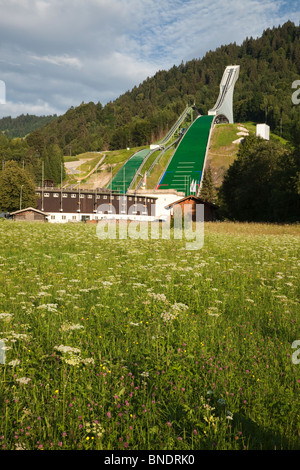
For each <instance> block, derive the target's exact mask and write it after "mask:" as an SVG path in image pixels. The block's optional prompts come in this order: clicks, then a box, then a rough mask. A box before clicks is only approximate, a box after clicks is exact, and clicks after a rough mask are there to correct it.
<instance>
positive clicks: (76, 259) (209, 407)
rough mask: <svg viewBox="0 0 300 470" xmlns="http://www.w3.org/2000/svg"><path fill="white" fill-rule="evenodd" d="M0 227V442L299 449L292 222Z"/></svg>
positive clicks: (46, 446)
mask: <svg viewBox="0 0 300 470" xmlns="http://www.w3.org/2000/svg"><path fill="white" fill-rule="evenodd" d="M0 236H1V241H2V243H1V248H0V285H1V291H0V340H1V343H2V345H3V344H4V345H5V362H4V364H0V413H1V421H0V448H1V449H3V450H5V449H7V450H16V449H27V450H35V449H43V450H50V449H54V450H56V449H62V450H71V449H83V450H89V449H106V450H111V449H115V450H117V449H122V450H126V449H128V450H143V449H149V450H161V449H168V450H174V449H175V450H197V449H223V450H227V449H228V450H229V449H233V450H239V449H250V450H251V449H298V450H299V449H300V428H299V422H300V419H299V418H300V414H299V388H300V373H299V372H300V365H299V364H297V363H296V362H297V361H296V362H295V360H293V358H295V349H293V348H292V344H293V342H294V341H295V340H300V332H299V292H298V290H299V247H300V237H299V236H300V227H299V226H286V227H285V226H271V225H270V226H269V225H260V224H253V225H252V224H229V223H227V224H226V223H225V224H222V223H215V224H213V223H210V224H206V225H205V243H204V247H203V248H202V249H201V250H199V251H187V250H186V249H185V245H184V242H183V241H182V240H172V239H171V240H128V239H127V240H118V239H116V240H99V239H98V238H97V236H96V228H95V226H94V225H92V224H84V223H79V224H66V225H54V224H53V225H52V224H39V223H35V224H34V223H14V222H10V221H3V222H1V223H0Z"/></svg>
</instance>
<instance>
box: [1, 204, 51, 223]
mask: <svg viewBox="0 0 300 470" xmlns="http://www.w3.org/2000/svg"><path fill="white" fill-rule="evenodd" d="M10 215H11V216H12V218H13V220H17V221H29V222H46V221H47V217H48V214H47V213H45V212H42V211H39V210H37V209H35V208H34V207H27V208H25V209H21V210H19V211H15V212H12V213H11V214H10Z"/></svg>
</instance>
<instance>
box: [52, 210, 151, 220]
mask: <svg viewBox="0 0 300 470" xmlns="http://www.w3.org/2000/svg"><path fill="white" fill-rule="evenodd" d="M102 213H103V212H102V211H99V214H102ZM107 213H108V214H112V211H107ZM121 214H126V211H121ZM136 214H137V211H133V212H132V214H131V215H136ZM142 215H148V212H147V211H145V212H142ZM85 217H86V218H87V219H89V218H90V216H85ZM59 218H60V217H58V219H57V220H59ZM55 219H56V216H55V215H51V220H55ZM61 220H67V216H66V215H62V216H61ZM69 220H77V215H72V216H71V218H69ZM95 220H98V216H97V215H96V216H95Z"/></svg>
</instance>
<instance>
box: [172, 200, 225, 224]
mask: <svg viewBox="0 0 300 470" xmlns="http://www.w3.org/2000/svg"><path fill="white" fill-rule="evenodd" d="M197 204H203V205H204V222H212V221H215V220H216V209H217V206H216V205H215V204H212V203H210V202H205V201H203V200H202V199H200V198H199V197H196V196H192V195H191V196H186V197H184V198H182V199H179V200H178V201H175V202H173V203H172V204H169V205H168V206H166V209H170V210H172V211H173V214H174V212H175V211H176V208H180V209H181V211H182V214H184V206H186V205H189V206H190V211H191V213H192V220H193V221H194V222H195V221H196V207H197Z"/></svg>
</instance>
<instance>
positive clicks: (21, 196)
mask: <svg viewBox="0 0 300 470" xmlns="http://www.w3.org/2000/svg"><path fill="white" fill-rule="evenodd" d="M23 186H24V184H22V185H21V191H20V210H21V209H22V191H23Z"/></svg>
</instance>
